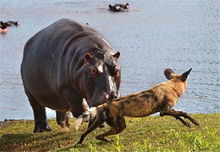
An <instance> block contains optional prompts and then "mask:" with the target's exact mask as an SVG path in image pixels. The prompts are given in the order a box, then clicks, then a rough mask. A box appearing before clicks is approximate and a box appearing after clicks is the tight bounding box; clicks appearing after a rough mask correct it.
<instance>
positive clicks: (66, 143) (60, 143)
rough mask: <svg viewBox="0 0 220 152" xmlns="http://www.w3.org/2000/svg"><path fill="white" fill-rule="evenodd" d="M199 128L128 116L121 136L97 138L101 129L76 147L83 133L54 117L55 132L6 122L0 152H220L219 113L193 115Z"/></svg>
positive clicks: (29, 122) (1, 128)
mask: <svg viewBox="0 0 220 152" xmlns="http://www.w3.org/2000/svg"><path fill="white" fill-rule="evenodd" d="M192 117H194V118H195V119H197V120H198V121H199V122H200V125H201V126H200V127H197V126H193V125H192V127H191V128H187V127H185V126H183V125H182V124H181V123H180V122H179V121H177V120H175V119H174V118H172V117H166V116H165V117H158V116H150V117H145V118H135V119H133V118H126V123H127V128H126V129H125V130H124V131H123V132H122V133H120V134H119V135H115V136H111V137H109V139H111V140H114V141H112V142H111V143H104V142H101V141H98V140H96V139H95V138H94V136H95V135H97V134H100V133H102V132H103V131H106V130H107V129H108V127H106V128H104V129H103V128H98V129H96V130H95V131H94V132H92V133H91V134H90V135H89V136H88V137H87V138H86V139H85V141H84V144H83V145H81V146H77V147H76V148H74V147H73V145H74V143H75V142H76V141H77V140H78V139H79V137H80V135H81V133H82V132H83V131H84V130H85V129H86V124H84V125H83V126H82V127H81V128H80V130H79V131H75V129H74V128H73V123H74V119H71V129H70V131H68V132H67V131H62V130H60V128H59V126H58V125H57V124H56V122H55V120H54V119H52V120H49V124H50V126H51V127H52V128H53V131H52V132H47V133H37V134H33V133H32V129H33V127H34V122H33V120H20V121H9V122H5V123H4V125H2V124H1V125H0V151H49V150H50V151H72V152H78V151H79V152H81V151H91V152H95V151H111V152H113V151H118V152H119V151H129V152H133V151H136V152H142V151H143V152H148V151H150V152H153V151H163V152H170V151H175V152H176V151H198V152H200V151H205V152H206V151H211V152H215V151H216V152H217V151H220V140H219V139H220V114H219V113H218V114H193V115H192Z"/></svg>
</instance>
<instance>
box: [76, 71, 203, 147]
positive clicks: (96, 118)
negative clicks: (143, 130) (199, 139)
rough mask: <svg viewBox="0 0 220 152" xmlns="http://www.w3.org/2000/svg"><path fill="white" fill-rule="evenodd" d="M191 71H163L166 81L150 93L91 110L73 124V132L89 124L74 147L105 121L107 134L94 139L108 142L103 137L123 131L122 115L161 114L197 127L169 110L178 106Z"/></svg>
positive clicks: (146, 92)
mask: <svg viewBox="0 0 220 152" xmlns="http://www.w3.org/2000/svg"><path fill="white" fill-rule="evenodd" d="M191 70H192V69H189V70H188V71H186V72H185V73H183V74H182V75H177V74H175V73H174V71H173V70H171V69H165V71H164V75H165V76H166V78H167V79H168V81H167V82H163V83H160V84H158V85H156V86H154V87H153V88H151V89H149V90H146V91H142V92H139V93H135V94H131V95H127V96H124V97H121V98H119V99H116V100H114V99H113V100H111V101H109V102H107V103H105V104H102V105H99V106H97V107H92V108H90V109H89V110H88V111H86V112H84V113H83V114H82V115H81V116H79V117H78V118H77V120H76V122H75V128H76V129H78V128H79V126H80V124H82V123H83V122H86V121H90V122H91V123H90V124H89V126H88V128H87V130H86V131H85V132H84V133H83V134H82V136H81V138H80V140H79V141H78V143H77V144H81V143H82V142H83V140H84V138H85V137H86V136H87V135H88V134H89V133H90V132H92V131H93V130H94V129H96V128H97V127H99V126H100V125H101V124H102V123H103V122H106V123H107V124H108V125H109V126H110V127H111V128H110V130H109V131H107V132H105V133H103V134H100V135H98V136H96V139H99V140H102V141H105V142H108V139H106V138H105V137H106V136H109V135H115V134H118V133H120V132H122V131H123V130H124V129H125V128H126V124H125V119H124V116H128V117H145V116H148V115H151V114H154V113H156V112H160V116H165V115H169V116H173V117H175V118H176V119H177V120H180V121H181V122H182V123H183V124H184V125H185V126H187V127H190V124H189V123H188V122H186V121H185V120H184V119H183V118H187V119H189V120H190V121H191V122H192V123H193V124H195V125H197V126H199V123H198V122H197V121H196V120H195V119H193V118H191V117H190V116H189V115H188V114H187V113H185V112H182V111H175V110H174V109H171V108H172V107H173V106H174V105H175V104H176V103H177V100H178V98H179V97H180V96H181V95H182V94H183V93H184V92H185V90H186V87H187V81H186V79H187V77H188V75H189V73H190V72H191ZM181 117H183V118H181Z"/></svg>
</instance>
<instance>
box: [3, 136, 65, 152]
mask: <svg viewBox="0 0 220 152" xmlns="http://www.w3.org/2000/svg"><path fill="white" fill-rule="evenodd" d="M64 134H65V132H58V133H55V134H54V133H53V134H50V135H48V134H44V133H37V134H34V133H24V134H3V135H2V136H1V138H0V144H1V147H0V151H22V150H37V149H39V147H42V149H44V150H49V149H50V148H51V147H52V146H55V145H56V140H60V139H59V138H62V137H63V135H64ZM57 138H58V139H57ZM54 144H55V145H54ZM56 146H58V145H56Z"/></svg>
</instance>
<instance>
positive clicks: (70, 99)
mask: <svg viewBox="0 0 220 152" xmlns="http://www.w3.org/2000/svg"><path fill="white" fill-rule="evenodd" d="M62 96H63V98H64V99H65V100H66V102H67V103H69V105H70V106H71V112H72V114H73V117H75V118H77V117H79V116H80V115H81V114H82V113H83V112H84V111H85V108H84V107H83V98H82V97H81V96H80V95H78V94H77V93H76V92H75V91H74V90H71V89H68V88H66V89H63V91H62Z"/></svg>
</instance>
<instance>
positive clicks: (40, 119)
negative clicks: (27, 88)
mask: <svg viewBox="0 0 220 152" xmlns="http://www.w3.org/2000/svg"><path fill="white" fill-rule="evenodd" d="M26 94H27V96H28V100H29V102H30V104H31V107H32V109H33V113H34V122H35V127H34V131H33V132H34V133H37V132H44V131H51V130H52V129H51V128H50V127H49V126H48V122H47V116H46V109H45V107H43V106H42V105H40V104H39V103H38V102H37V101H36V100H35V99H34V98H33V97H32V96H31V95H30V94H29V93H26Z"/></svg>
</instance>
